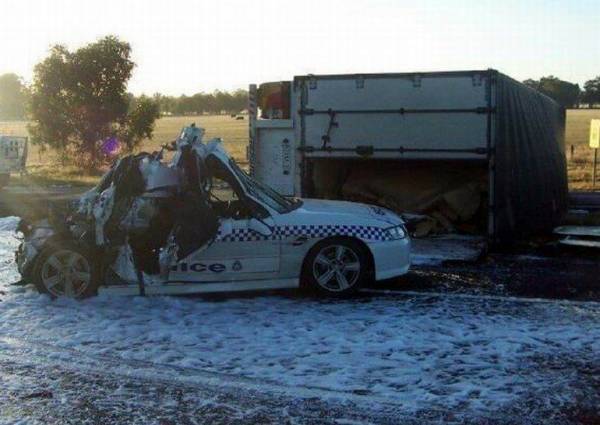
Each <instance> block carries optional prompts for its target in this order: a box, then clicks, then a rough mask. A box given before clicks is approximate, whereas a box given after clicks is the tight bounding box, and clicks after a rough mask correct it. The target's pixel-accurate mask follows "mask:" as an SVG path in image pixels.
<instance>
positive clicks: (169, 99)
mask: <svg viewBox="0 0 600 425" xmlns="http://www.w3.org/2000/svg"><path fill="white" fill-rule="evenodd" d="M153 98H154V100H155V101H156V102H157V103H158V105H159V108H160V112H161V113H162V114H163V115H201V114H237V113H239V112H241V111H242V110H244V109H246V107H247V105H248V91H246V90H241V89H240V90H236V91H234V92H226V91H220V90H217V91H215V92H213V93H196V94H193V95H191V96H186V95H184V94H182V95H181V96H178V97H176V96H165V95H163V94H160V93H157V94H155V95H154V96H153Z"/></svg>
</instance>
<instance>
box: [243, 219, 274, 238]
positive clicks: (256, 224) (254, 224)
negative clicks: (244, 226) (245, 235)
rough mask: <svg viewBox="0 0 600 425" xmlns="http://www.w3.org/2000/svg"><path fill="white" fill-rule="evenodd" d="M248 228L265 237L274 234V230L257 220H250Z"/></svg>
mask: <svg viewBox="0 0 600 425" xmlns="http://www.w3.org/2000/svg"><path fill="white" fill-rule="evenodd" d="M248 228H249V229H250V230H253V231H255V232H256V233H259V234H261V235H263V236H271V235H272V234H273V229H271V228H270V227H269V226H267V225H266V224H265V223H263V222H262V221H260V220H257V219H256V218H251V219H250V220H248Z"/></svg>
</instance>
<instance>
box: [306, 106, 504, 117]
mask: <svg viewBox="0 0 600 425" xmlns="http://www.w3.org/2000/svg"><path fill="white" fill-rule="evenodd" d="M494 112H496V108H490V107H487V106H479V107H477V108H464V109H410V108H396V109H339V110H335V109H331V108H330V109H312V108H304V109H300V110H299V111H298V113H299V114H300V115H317V114H321V115H322V114H327V115H332V114H333V115H337V114H399V115H404V114H448V113H458V114H468V113H474V114H488V113H494Z"/></svg>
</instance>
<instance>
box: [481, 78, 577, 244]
mask: <svg viewBox="0 0 600 425" xmlns="http://www.w3.org/2000/svg"><path fill="white" fill-rule="evenodd" d="M491 73H492V78H495V84H496V91H495V93H496V102H495V103H496V114H495V122H494V124H495V131H494V133H495V134H492V135H491V136H492V137H494V135H495V164H494V165H495V173H494V177H495V181H494V206H493V208H494V209H495V214H494V215H495V223H494V235H495V238H494V239H495V242H497V243H505V242H509V241H511V240H514V239H519V238H521V237H526V236H528V235H531V234H534V233H539V232H544V231H548V230H550V229H552V227H554V226H556V225H557V224H559V222H560V220H561V218H562V216H563V215H564V214H565V212H566V209H567V201H568V186H567V171H566V161H565V154H564V131H565V110H564V108H562V107H561V106H560V105H558V104H557V103H556V102H554V101H553V100H552V99H550V98H549V97H547V96H545V95H543V94H541V93H539V92H537V91H536V90H533V89H531V88H529V87H527V86H525V85H523V84H521V83H519V82H517V81H515V80H513V79H512V78H510V77H508V76H506V75H503V74H500V73H498V72H496V71H491Z"/></svg>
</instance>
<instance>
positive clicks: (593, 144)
mask: <svg viewBox="0 0 600 425" xmlns="http://www.w3.org/2000/svg"><path fill="white" fill-rule="evenodd" d="M590 148H593V149H598V148H600V120H592V121H591V122H590Z"/></svg>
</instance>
